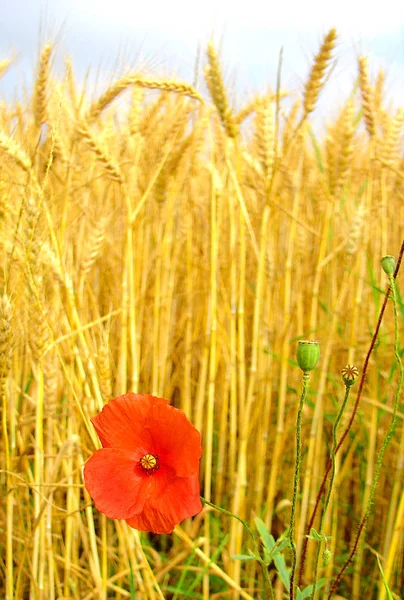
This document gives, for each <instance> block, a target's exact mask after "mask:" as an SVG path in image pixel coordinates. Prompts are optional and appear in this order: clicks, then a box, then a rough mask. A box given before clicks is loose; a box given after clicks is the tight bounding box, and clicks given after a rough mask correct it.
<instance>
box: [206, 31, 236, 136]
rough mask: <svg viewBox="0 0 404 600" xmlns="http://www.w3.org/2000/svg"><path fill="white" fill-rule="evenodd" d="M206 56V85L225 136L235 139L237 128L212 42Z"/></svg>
mask: <svg viewBox="0 0 404 600" xmlns="http://www.w3.org/2000/svg"><path fill="white" fill-rule="evenodd" d="M207 55H208V63H209V64H208V65H207V66H206V67H205V79H206V84H207V86H208V88H209V92H210V95H211V97H212V100H213V104H214V105H215V106H216V108H217V112H218V113H219V116H220V120H221V122H222V125H223V127H224V129H225V131H226V133H227V135H228V136H229V137H231V138H235V137H236V136H237V133H238V127H237V125H236V122H235V120H234V115H233V112H232V110H231V108H230V105H229V102H228V100H227V95H226V88H225V85H224V81H223V76H222V70H221V68H220V63H219V57H218V54H217V52H216V49H215V47H214V45H213V43H212V42H209V44H208V49H207Z"/></svg>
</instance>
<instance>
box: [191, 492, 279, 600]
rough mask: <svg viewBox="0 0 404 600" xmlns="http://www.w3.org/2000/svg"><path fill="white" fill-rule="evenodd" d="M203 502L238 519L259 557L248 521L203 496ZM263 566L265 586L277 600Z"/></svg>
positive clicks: (272, 598)
mask: <svg viewBox="0 0 404 600" xmlns="http://www.w3.org/2000/svg"><path fill="white" fill-rule="evenodd" d="M201 501H202V502H203V504H207V505H208V506H211V507H212V508H214V509H215V510H218V511H219V512H221V513H223V514H224V515H227V516H229V517H233V518H234V519H237V521H239V522H240V523H241V524H242V525H243V527H244V529H245V530H246V531H247V533H248V535H249V536H250V538H251V540H252V542H253V544H254V550H255V553H256V555H257V556H259V554H260V553H259V548H258V544H257V540H256V539H255V536H254V534H253V532H252V530H251V527H250V526H249V525H248V523H246V521H244V520H243V519H241V518H240V517H238V516H237V515H235V514H234V513H232V512H230V511H229V510H226V509H225V508H222V507H221V506H217V505H216V504H213V503H212V502H209V501H208V500H206V498H203V496H201ZM261 565H262V571H263V574H264V581H265V586H266V588H267V589H268V590H269V592H270V598H271V600H275V596H274V591H273V588H272V583H271V580H270V578H269V573H268V569H267V568H266V566H265V565H264V564H263V563H261Z"/></svg>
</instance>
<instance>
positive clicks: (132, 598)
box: [129, 561, 136, 600]
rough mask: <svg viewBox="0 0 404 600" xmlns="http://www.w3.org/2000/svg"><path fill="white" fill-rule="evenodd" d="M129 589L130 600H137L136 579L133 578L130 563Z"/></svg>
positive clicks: (130, 564)
mask: <svg viewBox="0 0 404 600" xmlns="http://www.w3.org/2000/svg"><path fill="white" fill-rule="evenodd" d="M129 571H130V573H129V589H130V600H135V599H136V594H135V578H134V576H133V570H132V563H131V562H130V561H129Z"/></svg>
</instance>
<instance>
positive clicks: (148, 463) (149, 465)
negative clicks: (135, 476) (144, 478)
mask: <svg viewBox="0 0 404 600" xmlns="http://www.w3.org/2000/svg"><path fill="white" fill-rule="evenodd" d="M139 466H140V467H142V469H143V471H144V472H145V473H146V475H153V473H155V472H156V471H158V469H159V468H160V460H159V455H158V454H149V453H148V452H146V454H145V455H144V456H142V458H141V459H140V460H139Z"/></svg>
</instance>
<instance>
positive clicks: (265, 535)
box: [255, 517, 275, 551]
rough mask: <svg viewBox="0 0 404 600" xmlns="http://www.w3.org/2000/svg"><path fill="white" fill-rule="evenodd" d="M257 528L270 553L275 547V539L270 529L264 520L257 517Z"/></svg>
mask: <svg viewBox="0 0 404 600" xmlns="http://www.w3.org/2000/svg"><path fill="white" fill-rule="evenodd" d="M255 526H256V528H257V531H258V533H259V534H260V537H261V539H262V543H263V544H264V546H265V548H267V549H268V550H269V551H271V550H272V549H273V547H274V546H275V539H274V537H273V536H272V535H271V534H270V533H269V531H268V528H267V526H266V525H265V523H264V521H263V520H262V519H260V518H259V517H256V518H255Z"/></svg>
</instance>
